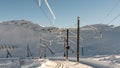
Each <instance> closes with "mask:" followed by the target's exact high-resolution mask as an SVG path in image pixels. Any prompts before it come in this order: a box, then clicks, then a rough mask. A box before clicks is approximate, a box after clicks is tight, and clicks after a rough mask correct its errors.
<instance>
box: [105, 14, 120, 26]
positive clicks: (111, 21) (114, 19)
mask: <svg viewBox="0 0 120 68" xmlns="http://www.w3.org/2000/svg"><path fill="white" fill-rule="evenodd" d="M119 16H120V13H119V14H118V15H117V16H115V17H114V18H113V19H112V20H111V21H109V22H108V23H107V24H110V23H112V22H113V21H114V20H115V19H117V18H118V17H119Z"/></svg>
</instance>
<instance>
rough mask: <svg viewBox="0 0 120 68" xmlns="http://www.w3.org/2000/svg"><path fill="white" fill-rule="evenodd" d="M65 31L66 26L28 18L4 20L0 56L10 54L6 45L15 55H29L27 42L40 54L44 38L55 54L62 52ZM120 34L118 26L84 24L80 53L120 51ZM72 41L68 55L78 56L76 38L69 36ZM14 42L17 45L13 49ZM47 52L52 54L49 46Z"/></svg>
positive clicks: (85, 54)
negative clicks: (48, 24)
mask: <svg viewBox="0 0 120 68" xmlns="http://www.w3.org/2000/svg"><path fill="white" fill-rule="evenodd" d="M60 31H63V32H60ZM69 31H70V32H69V35H70V36H76V33H77V32H76V29H69ZM65 35H66V32H65V29H59V28H56V27H42V26H40V25H37V24H33V22H31V21H27V20H12V21H6V22H2V23H0V57H6V56H7V49H8V50H9V52H10V53H11V54H12V56H13V57H26V56H27V46H28V45H29V49H30V51H31V53H32V55H34V56H35V57H36V56H39V51H40V46H39V45H40V44H39V41H40V39H42V44H43V47H47V46H49V47H50V49H51V50H52V51H53V52H54V53H55V55H54V56H63V54H64V44H63V41H64V40H63V36H65ZM119 35H120V27H119V26H118V27H114V26H113V25H110V26H109V25H104V24H95V25H88V26H84V27H82V28H81V31H80V38H81V41H80V54H81V56H85V57H88V56H95V55H112V54H120V48H119V47H120V46H119V45H120V42H119V40H120V37H119ZM69 44H70V50H69V56H75V55H76V53H75V52H76V46H77V45H76V38H70V42H69ZM46 45H47V46H46ZM13 46H15V47H16V48H14V49H13V48H12V47H13ZM82 49H83V50H82ZM73 51H74V53H72V52H73ZM82 53H83V55H82ZM47 56H53V55H52V54H51V53H50V51H49V50H48V48H47Z"/></svg>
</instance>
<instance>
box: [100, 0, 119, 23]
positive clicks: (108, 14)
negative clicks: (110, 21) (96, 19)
mask: <svg viewBox="0 0 120 68" xmlns="http://www.w3.org/2000/svg"><path fill="white" fill-rule="evenodd" d="M119 3H120V0H118V1H117V3H116V4H115V5H114V6H113V8H112V9H111V10H110V11H109V12H108V13H107V15H106V16H105V17H104V19H103V20H102V21H101V22H100V23H103V22H104V20H105V19H106V18H107V17H109V16H110V14H111V13H112V12H113V10H114V9H115V8H116V7H117V6H118V4H119Z"/></svg>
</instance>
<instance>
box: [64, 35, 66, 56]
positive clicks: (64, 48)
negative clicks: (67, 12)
mask: <svg viewBox="0 0 120 68" xmlns="http://www.w3.org/2000/svg"><path fill="white" fill-rule="evenodd" d="M65 40H66V39H65V37H64V57H65V56H66V55H65V50H66V49H65V45H66V44H65V43H66V42H65Z"/></svg>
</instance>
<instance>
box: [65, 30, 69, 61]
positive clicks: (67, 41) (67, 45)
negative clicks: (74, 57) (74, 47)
mask: <svg viewBox="0 0 120 68" xmlns="http://www.w3.org/2000/svg"><path fill="white" fill-rule="evenodd" d="M66 43H67V44H66V59H67V60H68V49H69V30H68V29H67V38H66Z"/></svg>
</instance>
